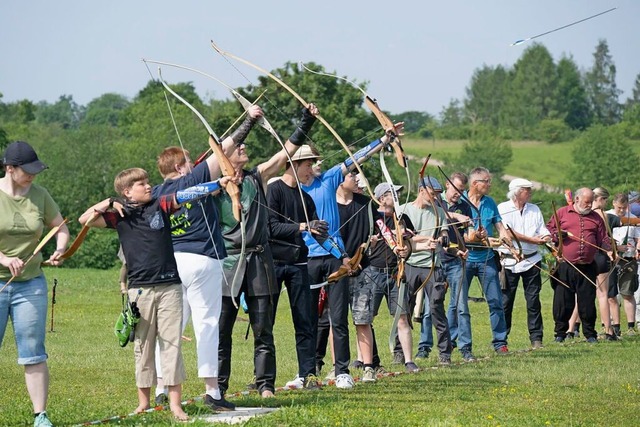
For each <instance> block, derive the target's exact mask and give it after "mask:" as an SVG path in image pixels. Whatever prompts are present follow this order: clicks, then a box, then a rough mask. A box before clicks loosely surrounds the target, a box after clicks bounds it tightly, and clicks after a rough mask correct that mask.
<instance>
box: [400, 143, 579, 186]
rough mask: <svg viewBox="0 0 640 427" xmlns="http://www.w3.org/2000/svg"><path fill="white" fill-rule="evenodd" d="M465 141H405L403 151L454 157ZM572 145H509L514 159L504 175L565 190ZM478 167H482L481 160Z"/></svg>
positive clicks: (438, 156)
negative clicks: (523, 178) (524, 178)
mask: <svg viewBox="0 0 640 427" xmlns="http://www.w3.org/2000/svg"><path fill="white" fill-rule="evenodd" d="M463 143H464V141H444V140H430V139H405V140H403V146H404V148H405V150H406V151H407V152H408V153H410V154H413V155H416V156H420V157H424V156H426V155H427V154H429V153H431V155H432V156H433V158H434V159H438V158H441V157H442V155H443V154H457V153H459V152H460V150H462V145H463ZM574 146H575V143H574V142H563V143H558V144H548V143H546V142H539V141H518V142H512V143H511V147H512V149H513V160H512V161H511V163H510V164H509V165H508V166H507V167H506V168H505V173H506V174H508V175H514V176H519V177H526V178H528V179H530V180H533V181H538V182H542V183H545V184H549V185H552V186H555V187H564V186H565V185H566V182H567V177H566V173H567V168H568V166H569V165H570V164H571V151H572V150H573V147H574ZM478 165H479V166H482V159H479V161H478Z"/></svg>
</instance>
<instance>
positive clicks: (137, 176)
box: [113, 168, 149, 196]
mask: <svg viewBox="0 0 640 427" xmlns="http://www.w3.org/2000/svg"><path fill="white" fill-rule="evenodd" d="M148 179H149V174H148V173H147V171H146V170H144V169H142V168H130V169H125V170H123V171H122V172H120V173H119V174H118V175H116V178H115V179H114V180H113V188H115V190H116V193H118V194H119V195H120V196H124V190H127V189H129V188H131V187H133V184H134V183H135V182H137V181H145V180H148Z"/></svg>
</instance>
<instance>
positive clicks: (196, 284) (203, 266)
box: [156, 252, 223, 378]
mask: <svg viewBox="0 0 640 427" xmlns="http://www.w3.org/2000/svg"><path fill="white" fill-rule="evenodd" d="M174 255H175V257H176V262H177V264H178V273H179V274H180V279H181V280H182V301H183V310H182V312H183V315H182V331H183V332H184V330H185V328H186V327H187V322H188V321H189V316H191V320H192V322H193V331H194V333H195V339H196V348H197V353H198V377H200V378H217V377H218V343H219V342H220V337H219V334H220V328H219V320H220V310H221V308H222V280H223V279H222V265H221V261H220V260H217V259H214V258H210V257H208V256H205V255H198V254H192V253H188V252H175V254H174ZM158 354H159V353H158V352H156V370H157V372H158V377H159V378H162V371H161V370H160V367H159V365H160V360H159V357H158Z"/></svg>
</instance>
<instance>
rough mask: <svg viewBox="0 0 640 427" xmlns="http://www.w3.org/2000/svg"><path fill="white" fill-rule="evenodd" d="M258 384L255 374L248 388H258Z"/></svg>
mask: <svg viewBox="0 0 640 427" xmlns="http://www.w3.org/2000/svg"><path fill="white" fill-rule="evenodd" d="M257 389H258V386H257V385H256V376H255V375H254V376H253V379H252V380H251V382H250V383H249V384H247V390H257Z"/></svg>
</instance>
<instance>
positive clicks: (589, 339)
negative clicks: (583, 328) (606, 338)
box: [587, 337, 598, 344]
mask: <svg viewBox="0 0 640 427" xmlns="http://www.w3.org/2000/svg"><path fill="white" fill-rule="evenodd" d="M587 342H588V343H589V344H595V343H597V342H598V338H597V337H589V338H587Z"/></svg>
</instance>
